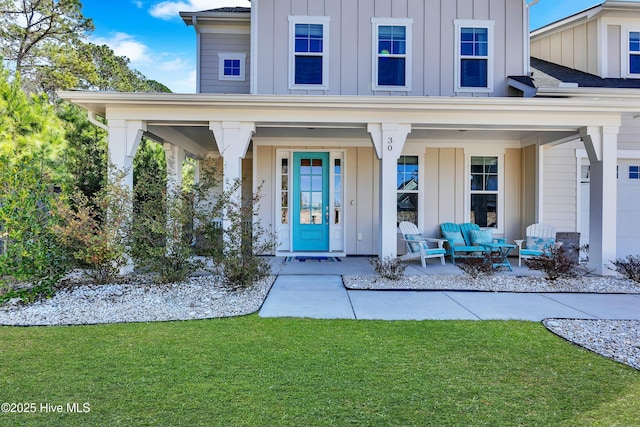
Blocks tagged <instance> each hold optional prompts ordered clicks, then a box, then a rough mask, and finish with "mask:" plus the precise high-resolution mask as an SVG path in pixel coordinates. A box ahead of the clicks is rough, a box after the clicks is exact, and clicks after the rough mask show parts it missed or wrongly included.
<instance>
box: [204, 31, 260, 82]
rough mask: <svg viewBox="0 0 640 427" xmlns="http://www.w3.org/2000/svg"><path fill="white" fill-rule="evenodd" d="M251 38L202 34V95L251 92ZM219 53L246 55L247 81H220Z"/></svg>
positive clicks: (231, 34)
mask: <svg viewBox="0 0 640 427" xmlns="http://www.w3.org/2000/svg"><path fill="white" fill-rule="evenodd" d="M250 46H251V37H250V35H249V34H248V33H247V34H234V33H202V34H201V35H200V93H237V94H245V93H249V91H250V77H251V54H250V50H251V49H250ZM219 53H244V54H245V55H246V59H245V79H244V80H243V81H234V80H220V78H219V75H218V66H219V58H218V54H219Z"/></svg>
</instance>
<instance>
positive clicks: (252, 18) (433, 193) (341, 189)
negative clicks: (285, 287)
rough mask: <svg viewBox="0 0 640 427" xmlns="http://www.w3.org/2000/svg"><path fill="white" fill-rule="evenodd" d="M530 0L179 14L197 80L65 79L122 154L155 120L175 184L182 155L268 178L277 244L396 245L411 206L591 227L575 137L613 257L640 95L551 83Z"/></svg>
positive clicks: (287, 251) (352, 249)
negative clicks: (619, 176)
mask: <svg viewBox="0 0 640 427" xmlns="http://www.w3.org/2000/svg"><path fill="white" fill-rule="evenodd" d="M528 3H529V2H528V1H526V0H457V1H449V0H447V1H442V0H358V1H354V0H286V1H284V0H253V1H252V5H251V8H223V9H216V10H210V11H202V12H183V13H181V14H180V15H181V17H182V19H183V20H184V22H185V23H186V24H187V25H190V26H193V27H194V29H195V33H196V43H197V46H198V49H197V52H198V69H197V74H198V79H197V81H198V83H197V93H195V94H130V93H100V92H81V91H78V92H63V93H61V94H60V95H61V96H62V97H63V98H64V99H67V100H69V101H71V102H74V103H76V104H78V105H80V106H82V107H84V108H86V109H87V110H88V111H89V115H90V117H94V118H95V115H100V116H102V117H104V118H105V119H106V122H107V126H106V127H107V129H108V131H109V150H110V158H111V162H113V163H114V164H115V165H116V166H120V167H129V166H131V164H132V159H133V156H134V155H135V152H136V149H137V145H138V143H139V141H140V138H141V137H142V136H143V135H146V136H148V137H150V138H152V139H154V140H156V141H158V142H160V143H162V144H164V146H165V152H166V154H167V163H168V170H169V173H170V174H171V175H172V176H173V177H174V179H175V181H177V182H179V179H180V168H181V165H182V162H183V160H184V158H185V156H190V157H193V158H196V159H198V158H206V157H220V158H221V159H222V161H223V165H224V166H223V172H224V176H225V179H229V180H233V179H235V178H239V177H242V178H243V179H244V181H243V182H244V183H245V184H246V186H247V189H248V190H249V189H253V190H255V189H257V188H258V187H261V188H262V191H263V195H264V197H263V200H262V201H261V204H260V207H259V212H260V218H261V220H262V223H263V225H265V224H266V225H268V226H270V227H272V229H273V230H274V231H275V232H277V234H278V238H279V245H278V249H277V251H276V255H291V254H315V255H318V254H323V255H326V254H329V255H335V256H345V255H371V254H377V255H379V256H381V257H387V256H395V255H396V254H397V253H398V246H399V245H398V231H397V224H398V222H399V221H402V220H409V221H412V222H414V223H416V224H417V226H418V227H419V228H421V229H422V230H424V231H425V233H428V234H431V235H433V236H437V235H438V234H439V224H441V223H443V222H469V221H471V222H475V223H477V224H479V225H480V226H482V227H490V228H493V229H494V235H496V236H499V237H504V238H506V239H507V240H510V241H511V240H514V239H518V238H521V237H522V236H523V235H524V229H525V228H526V226H527V225H529V224H531V223H534V222H545V223H549V224H551V225H554V226H556V228H557V229H558V231H568V232H576V231H581V230H583V229H585V227H586V225H585V224H583V223H582V222H581V221H584V218H583V217H582V216H581V215H580V208H581V205H580V200H582V199H581V198H580V194H579V190H580V188H579V187H580V186H579V184H578V183H579V171H581V170H582V168H581V167H580V166H581V165H582V161H583V160H582V157H581V158H580V160H578V157H577V156H578V153H579V154H580V155H583V156H584V159H585V163H588V165H589V166H590V169H589V177H590V185H589V189H588V194H589V203H590V204H589V213H590V215H589V217H588V219H587V222H588V224H589V226H588V227H586V228H587V229H588V230H589V243H590V263H591V265H592V267H593V268H595V270H596V271H597V272H599V273H607V272H608V269H607V264H608V263H609V261H610V260H612V259H615V258H616V250H617V239H616V229H617V226H616V224H617V221H618V213H617V211H616V191H613V189H615V188H616V187H617V182H616V163H617V157H618V150H619V145H620V142H619V139H620V138H622V136H621V130H622V129H626V128H627V127H626V125H627V124H628V123H633V120H635V119H634V117H635V116H639V115H640V102H639V101H640V96H639V95H637V94H635V92H633V90H632V91H630V92H629V91H628V90H626V89H625V90H624V91H622V90H613V89H607V90H604V91H603V90H601V89H599V88H583V87H578V88H575V87H568V88H567V87H566V86H567V85H564V84H562V85H561V84H559V83H558V84H557V85H556V86H555V87H552V85H549V86H548V87H547V86H544V87H543V86H541V85H539V84H538V83H539V82H536V80H535V76H536V74H535V73H534V74H533V77H534V78H532V72H534V71H535V70H534V69H533V68H531V64H530V56H529V52H530V50H531V51H532V52H533V51H534V50H536V49H538V47H537V45H536V44H535V43H534V42H532V44H531V45H530V38H529V32H528V22H529V7H530V5H529V4H528ZM532 3H533V2H532ZM609 3H611V2H609ZM614 3H620V2H614ZM638 22H640V15H639V21H638ZM532 40H533V39H532ZM536 52H537V50H536ZM587 62H588V61H587ZM631 62H633V63H635V62H634V60H631ZM539 75H540V76H543V75H542V74H539ZM545 78H548V81H552V80H553V78H552V77H550V76H549V77H546V75H545ZM544 81H547V80H544ZM623 93H624V95H622V94H623ZM631 145H633V143H632V144H631ZM249 187H250V188H249Z"/></svg>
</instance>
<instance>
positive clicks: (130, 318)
mask: <svg viewBox="0 0 640 427" xmlns="http://www.w3.org/2000/svg"><path fill="white" fill-rule="evenodd" d="M274 280H275V277H268V278H267V279H265V280H263V281H261V282H259V283H257V284H256V285H255V286H254V287H252V288H249V289H245V290H240V291H231V290H228V289H226V288H225V287H223V286H222V285H221V284H220V283H218V281H217V280H216V276H212V275H208V276H198V277H192V278H189V279H188V280H186V281H185V282H182V283H173V284H155V283H152V282H151V281H150V280H148V278H145V277H144V276H141V277H136V278H135V279H134V280H132V281H131V282H133V283H131V282H129V283H123V284H108V285H91V284H80V285H78V284H73V285H69V286H67V287H65V288H63V289H62V290H60V291H58V292H57V293H56V294H55V296H54V297H53V298H50V299H43V300H39V301H36V302H34V303H33V304H28V305H25V304H22V303H21V302H20V301H19V300H17V299H15V300H12V301H9V302H8V303H7V304H5V305H3V306H0V325H10V326H32V325H41V326H51V325H84V324H96V323H121V322H154V321H168V320H190V319H207V318H213V317H229V316H240V315H244V314H249V313H253V312H255V311H257V310H258V309H259V308H260V307H261V306H262V303H263V302H264V299H265V298H266V296H267V293H268V292H269V289H270V288H271V285H272V284H273V281H274Z"/></svg>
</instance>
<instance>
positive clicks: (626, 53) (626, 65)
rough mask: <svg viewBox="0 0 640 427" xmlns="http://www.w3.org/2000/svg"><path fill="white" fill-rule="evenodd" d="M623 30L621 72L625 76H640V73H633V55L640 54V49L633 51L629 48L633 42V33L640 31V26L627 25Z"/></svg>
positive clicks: (635, 77) (634, 77)
mask: <svg viewBox="0 0 640 427" xmlns="http://www.w3.org/2000/svg"><path fill="white" fill-rule="evenodd" d="M621 32H622V37H623V39H622V41H621V43H622V46H623V48H622V49H620V50H621V52H622V70H621V74H622V77H623V78H633V79H637V78H640V73H632V72H631V55H635V56H640V51H637V52H635V51H634V52H633V53H632V51H631V49H630V48H629V44H630V43H631V39H630V37H631V33H640V28H638V27H626V28H625V29H624V30H623V31H621Z"/></svg>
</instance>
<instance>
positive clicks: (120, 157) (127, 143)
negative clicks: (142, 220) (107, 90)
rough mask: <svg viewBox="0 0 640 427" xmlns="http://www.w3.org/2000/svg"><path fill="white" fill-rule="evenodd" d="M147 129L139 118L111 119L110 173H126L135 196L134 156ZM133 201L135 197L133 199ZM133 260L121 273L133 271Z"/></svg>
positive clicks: (109, 136) (126, 182) (128, 183)
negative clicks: (113, 170)
mask: <svg viewBox="0 0 640 427" xmlns="http://www.w3.org/2000/svg"><path fill="white" fill-rule="evenodd" d="M146 130H147V124H146V123H145V122H142V121H139V120H135V121H134V120H113V119H112V120H109V128H108V141H107V144H108V149H109V164H108V169H109V173H111V172H112V169H115V171H118V170H121V171H123V172H124V173H125V185H126V186H127V187H128V188H129V191H130V194H131V195H132V196H133V158H134V157H135V155H136V151H137V150H138V146H139V145H140V140H141V139H142V135H143V134H144V132H146ZM131 203H133V197H132V199H131ZM127 210H128V211H129V215H132V214H133V205H132V204H130V205H129V206H128V207H127ZM133 268H134V265H133V260H131V259H130V260H128V262H127V265H125V266H124V267H122V268H121V269H120V274H127V273H131V272H132V271H133Z"/></svg>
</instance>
